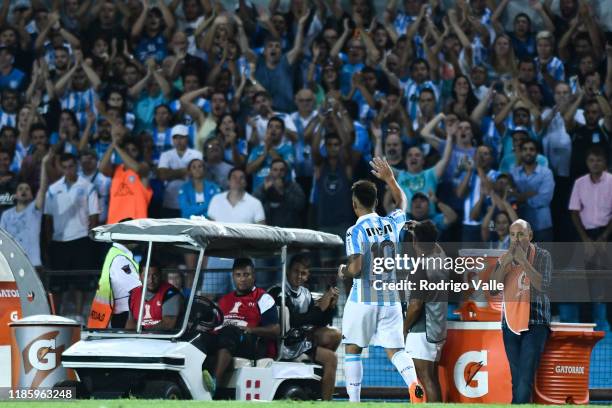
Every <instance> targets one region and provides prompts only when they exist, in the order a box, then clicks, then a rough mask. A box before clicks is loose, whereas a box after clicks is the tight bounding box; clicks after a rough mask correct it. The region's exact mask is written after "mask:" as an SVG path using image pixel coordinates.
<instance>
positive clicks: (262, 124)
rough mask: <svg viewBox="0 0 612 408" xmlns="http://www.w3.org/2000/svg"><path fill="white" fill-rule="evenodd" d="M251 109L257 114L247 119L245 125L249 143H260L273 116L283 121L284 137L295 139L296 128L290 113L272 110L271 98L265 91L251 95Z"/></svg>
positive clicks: (290, 139) (254, 144) (293, 140)
mask: <svg viewBox="0 0 612 408" xmlns="http://www.w3.org/2000/svg"><path fill="white" fill-rule="evenodd" d="M253 109H254V110H255V112H257V115H256V116H254V117H252V118H251V119H250V120H249V123H248V124H247V126H246V140H247V141H248V142H249V144H250V145H253V146H257V145H259V144H262V143H263V141H264V137H265V136H266V130H267V129H268V122H269V121H270V119H272V118H274V117H279V118H282V120H283V122H284V123H285V137H287V138H288V140H289V141H291V142H295V141H296V140H297V129H296V127H295V123H294V121H293V120H292V119H291V116H290V115H286V114H284V113H279V112H274V111H273V110H272V98H271V97H270V94H269V93H267V92H266V91H260V92H257V93H256V94H255V95H254V96H253Z"/></svg>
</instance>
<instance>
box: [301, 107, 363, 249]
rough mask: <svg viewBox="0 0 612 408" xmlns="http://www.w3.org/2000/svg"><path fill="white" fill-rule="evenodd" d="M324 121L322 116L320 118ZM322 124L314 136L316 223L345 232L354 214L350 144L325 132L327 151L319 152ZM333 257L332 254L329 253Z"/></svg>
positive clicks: (332, 229)
mask: <svg viewBox="0 0 612 408" xmlns="http://www.w3.org/2000/svg"><path fill="white" fill-rule="evenodd" d="M320 120H321V119H320ZM322 128H323V126H319V129H318V130H317V131H315V135H314V138H313V139H312V145H311V146H312V147H311V150H312V161H313V163H314V165H315V173H314V179H313V190H314V191H313V196H314V197H315V202H314V206H315V214H316V215H315V224H316V225H317V227H318V228H319V230H320V231H324V232H330V233H332V234H339V235H340V234H342V232H341V231H345V232H346V229H347V228H348V227H349V226H350V224H351V222H352V221H353V215H352V213H351V183H352V179H353V166H352V165H351V156H350V155H351V152H350V144H349V143H348V142H347V141H346V140H343V139H341V138H340V136H338V134H336V133H327V134H326V135H325V151H326V153H327V155H326V156H325V157H322V155H321V153H320V146H321V133H322V130H323V129H322ZM329 256H333V254H329Z"/></svg>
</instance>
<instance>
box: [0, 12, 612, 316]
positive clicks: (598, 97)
mask: <svg viewBox="0 0 612 408" xmlns="http://www.w3.org/2000/svg"><path fill="white" fill-rule="evenodd" d="M231 3H232V4H231V5H230V6H228V5H227V4H225V3H222V2H219V1H215V0H172V1H165V0H157V1H154V0H116V1H110V0H105V1H91V0H63V1H61V0H50V1H44V0H32V1H29V0H16V1H4V2H2V6H1V8H0V98H1V99H0V213H2V216H1V220H0V226H1V227H2V228H4V229H6V230H7V231H8V232H9V233H11V234H12V235H13V236H14V237H15V238H16V239H17V241H18V242H19V243H20V244H21V245H22V246H23V247H24V249H25V251H26V253H27V254H28V256H29V257H30V260H31V261H32V263H33V264H34V265H35V266H37V267H41V268H44V269H51V270H54V269H55V270H83V269H99V268H100V265H101V264H102V259H103V256H104V252H105V249H104V248H99V247H97V246H96V245H95V244H94V243H93V242H92V241H90V240H89V239H88V238H87V234H88V231H89V229H90V228H91V227H93V226H96V225H99V224H105V223H114V222H118V221H120V220H123V219H126V218H143V217H152V218H174V217H190V216H193V215H202V216H206V217H208V218H210V219H213V220H218V221H225V222H252V223H266V224H270V225H277V226H283V227H309V228H315V229H318V230H321V231H326V232H332V233H336V234H339V235H340V236H344V235H345V233H346V230H347V228H348V227H350V226H351V225H353V223H354V222H355V215H354V212H353V211H352V208H351V185H352V182H353V180H357V179H360V178H367V177H369V166H368V162H369V161H370V160H371V159H372V157H373V156H384V157H386V158H387V160H388V162H389V163H390V164H391V165H392V166H393V168H394V170H395V171H396V177H397V179H398V182H399V184H400V186H401V188H402V189H403V190H404V192H405V194H406V195H407V197H408V213H409V214H408V217H409V218H412V219H417V220H425V219H431V220H432V221H433V222H434V223H435V224H436V226H437V227H438V229H439V230H440V231H442V233H441V240H442V241H449V242H452V241H455V242H456V241H463V242H483V241H484V242H490V243H491V246H492V247H495V248H507V247H508V245H509V226H510V224H511V223H512V222H513V221H514V220H516V219H517V218H518V217H520V218H523V219H525V220H526V221H528V222H529V223H530V224H531V226H532V227H533V231H534V239H535V241H536V242H538V241H543V242H552V241H559V242H567V241H574V240H579V241H583V242H585V243H587V244H593V245H592V246H590V248H592V249H591V251H592V253H593V254H597V253H598V252H597V251H603V248H604V247H603V246H602V245H599V243H603V242H609V241H610V237H611V236H612V175H611V174H610V173H609V172H608V168H609V165H610V163H611V161H610V159H611V146H610V132H611V131H612V107H611V103H612V36H611V33H610V30H612V21H609V20H610V18H609V14H606V13H608V10H607V9H606V8H605V6H604V3H605V2H600V3H598V2H592V3H589V2H588V1H586V0H580V1H578V0H559V1H550V0H545V1H544V2H540V0H529V1H526V0H520V1H519V0H517V1H509V0H501V1H499V2H497V1H495V0H471V1H466V0H458V1H456V2H443V1H440V0H429V1H425V0H405V1H404V2H398V1H397V0H390V1H388V2H387V3H386V4H385V5H384V8H383V9H380V10H379V12H378V13H377V9H376V8H375V5H374V4H373V3H372V2H371V1H369V0H351V1H349V2H341V1H340V0H330V1H325V0H291V1H290V2H288V4H285V3H283V4H281V2H280V0H271V1H270V2H269V4H266V6H265V7H264V6H262V5H259V6H257V5H255V4H252V3H251V2H250V1H249V0H239V1H235V2H231ZM398 3H402V4H398ZM447 3H450V4H447ZM224 4H225V6H224ZM517 5H523V6H528V7H523V8H521V10H520V12H518V11H519V10H517ZM519 8H520V7H519ZM606 16H607V17H606ZM370 178H371V179H372V180H373V181H376V182H377V183H378V187H379V188H378V190H379V193H380V197H379V200H378V202H379V208H378V210H379V213H381V214H384V213H386V212H387V211H390V210H391V209H393V208H394V203H393V202H392V197H391V194H389V193H388V192H385V188H384V183H381V182H380V181H379V180H377V179H375V178H374V177H371V176H370ZM43 221H44V222H43ZM595 243H597V245H596V244H595ZM600 256H601V254H600ZM186 262H187V264H188V265H187V266H188V267H193V264H189V263H190V262H195V260H191V261H190V260H186ZM77 278H78V276H77ZM77 278H74V279H73V278H70V279H58V280H56V281H55V282H54V285H53V287H52V288H51V289H52V290H53V291H55V292H56V293H63V292H66V291H67V289H69V288H71V287H73V286H74V287H75V288H76V289H77V290H79V291H83V290H92V289H95V283H96V282H95V279H91V277H89V276H88V277H86V278H84V279H77ZM77 298H78V296H77ZM81 309H82V305H81V302H80V301H78V300H77V313H81ZM572 318H573V317H572Z"/></svg>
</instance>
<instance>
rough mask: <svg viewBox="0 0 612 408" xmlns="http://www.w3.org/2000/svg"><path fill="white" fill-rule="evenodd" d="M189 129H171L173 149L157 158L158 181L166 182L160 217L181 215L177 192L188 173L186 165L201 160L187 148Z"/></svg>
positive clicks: (198, 153) (197, 154)
mask: <svg viewBox="0 0 612 408" xmlns="http://www.w3.org/2000/svg"><path fill="white" fill-rule="evenodd" d="M188 137H189V129H188V128H187V126H185V125H176V126H174V127H173V128H172V144H173V145H174V149H172V150H167V151H165V152H163V153H162V154H161V156H160V158H159V165H158V174H159V179H160V180H163V181H166V188H165V190H164V204H163V208H162V217H164V218H178V217H179V216H180V214H181V209H180V205H179V197H178V196H179V190H180V189H181V187H182V186H183V184H184V183H185V179H186V176H187V173H188V170H187V165H188V164H189V163H191V161H192V160H195V159H198V160H202V153H201V152H199V151H197V150H195V149H190V148H188V147H187V144H188Z"/></svg>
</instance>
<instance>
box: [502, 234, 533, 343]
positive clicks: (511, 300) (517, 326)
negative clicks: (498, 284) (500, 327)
mask: <svg viewBox="0 0 612 408" xmlns="http://www.w3.org/2000/svg"><path fill="white" fill-rule="evenodd" d="M535 253H536V249H535V246H534V245H533V244H529V257H528V260H529V263H530V264H531V265H533V260H534V259H535ZM530 302H531V281H530V279H529V276H528V275H527V272H525V269H524V268H523V267H521V266H520V265H514V263H511V264H510V271H509V272H508V273H507V274H506V277H505V278H504V317H505V318H506V323H507V324H508V328H509V329H510V330H512V332H514V333H515V334H520V333H521V332H523V331H527V330H529V311H530Z"/></svg>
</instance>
